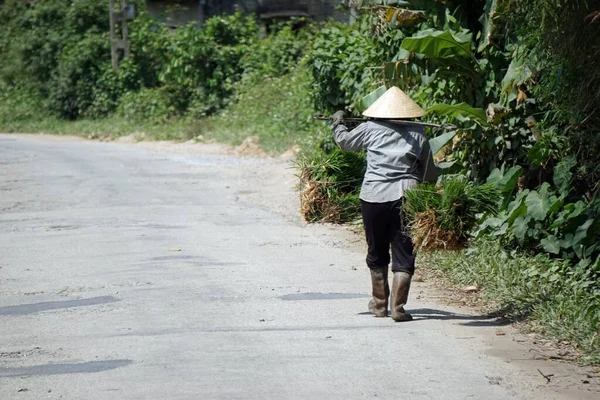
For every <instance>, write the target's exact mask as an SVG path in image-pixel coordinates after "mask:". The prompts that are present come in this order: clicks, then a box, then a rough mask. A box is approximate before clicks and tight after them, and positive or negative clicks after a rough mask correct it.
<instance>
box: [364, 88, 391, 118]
mask: <svg viewBox="0 0 600 400" xmlns="http://www.w3.org/2000/svg"><path fill="white" fill-rule="evenodd" d="M386 90H387V89H386V88H385V86H379V87H378V88H377V89H375V90H373V91H372V92H371V93H369V94H368V95H366V96H365V97H363V98H362V99H361V100H360V104H359V106H360V110H359V111H361V112H362V111H365V110H366V109H367V108H369V107H371V105H372V104H373V103H375V101H377V99H378V98H380V97H381V96H382V95H383V94H384V93H385V91H386Z"/></svg>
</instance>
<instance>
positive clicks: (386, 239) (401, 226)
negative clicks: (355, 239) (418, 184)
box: [361, 200, 415, 275]
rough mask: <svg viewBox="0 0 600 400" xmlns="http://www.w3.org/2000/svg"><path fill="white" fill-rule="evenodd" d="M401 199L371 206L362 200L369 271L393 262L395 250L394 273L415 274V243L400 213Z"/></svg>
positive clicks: (371, 204)
mask: <svg viewBox="0 0 600 400" xmlns="http://www.w3.org/2000/svg"><path fill="white" fill-rule="evenodd" d="M401 209H402V200H396V201H390V202H387V203H368V202H366V201H362V200H361V211H362V217H363V223H364V226H365V235H366V237H367V245H368V247H369V250H368V253H367V265H368V266H369V268H376V267H383V266H387V265H388V264H389V263H390V246H391V249H392V271H393V272H401V271H402V272H408V273H409V274H411V275H412V274H414V272H415V255H414V253H413V242H412V239H411V237H410V236H409V235H408V232H407V227H406V218H405V217H404V216H403V213H401Z"/></svg>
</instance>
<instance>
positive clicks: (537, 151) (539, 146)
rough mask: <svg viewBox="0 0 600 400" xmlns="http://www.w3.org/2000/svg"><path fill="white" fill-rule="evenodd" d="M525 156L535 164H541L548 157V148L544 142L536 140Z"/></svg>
mask: <svg viewBox="0 0 600 400" xmlns="http://www.w3.org/2000/svg"><path fill="white" fill-rule="evenodd" d="M527 158H528V159H529V161H531V162H532V163H533V164H535V165H537V166H540V165H543V164H545V163H546V161H548V158H550V149H548V147H547V145H546V144H545V143H543V142H537V143H536V144H534V145H533V146H532V147H531V149H529V152H528V153H527Z"/></svg>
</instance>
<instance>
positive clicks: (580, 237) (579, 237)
mask: <svg viewBox="0 0 600 400" xmlns="http://www.w3.org/2000/svg"><path fill="white" fill-rule="evenodd" d="M593 223H594V220H593V219H588V220H587V221H585V222H584V223H583V224H582V225H580V226H579V227H577V230H576V231H575V235H574V236H573V242H574V243H575V244H578V243H581V242H583V241H584V240H585V239H586V238H587V235H588V229H589V228H590V226H592V224H593Z"/></svg>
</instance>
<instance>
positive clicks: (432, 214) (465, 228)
mask: <svg viewBox="0 0 600 400" xmlns="http://www.w3.org/2000/svg"><path fill="white" fill-rule="evenodd" d="M405 197H406V202H405V205H404V210H405V212H406V213H407V215H408V218H409V220H410V223H409V226H408V228H409V229H410V232H411V234H412V237H413V240H414V244H415V247H416V248H418V249H421V250H426V251H428V250H439V249H446V250H457V249H461V248H463V247H465V245H466V244H467V242H468V239H469V236H470V234H471V232H472V231H473V229H474V228H475V226H476V225H477V221H478V220H479V218H480V217H481V216H482V215H483V214H488V215H489V214H494V213H495V212H496V210H497V208H498V200H499V198H500V193H499V191H498V189H497V188H496V187H495V186H494V185H490V184H484V185H476V184H474V183H473V182H469V181H468V180H467V179H466V178H465V177H462V176H458V175H446V176H444V177H442V178H441V179H440V181H439V182H438V183H437V184H434V183H423V184H420V185H419V186H417V187H416V188H414V189H412V190H410V191H408V192H407V193H406V195H405Z"/></svg>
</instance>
